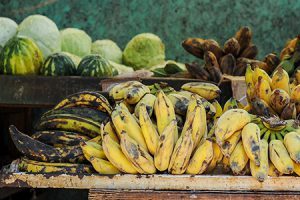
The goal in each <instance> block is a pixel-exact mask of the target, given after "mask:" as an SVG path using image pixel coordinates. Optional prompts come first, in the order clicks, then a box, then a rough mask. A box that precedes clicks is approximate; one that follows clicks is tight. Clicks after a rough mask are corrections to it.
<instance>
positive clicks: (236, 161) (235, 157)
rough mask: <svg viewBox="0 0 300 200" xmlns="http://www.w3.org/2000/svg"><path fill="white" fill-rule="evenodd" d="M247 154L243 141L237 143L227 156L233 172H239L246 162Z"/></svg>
mask: <svg viewBox="0 0 300 200" xmlns="http://www.w3.org/2000/svg"><path fill="white" fill-rule="evenodd" d="M248 160H249V158H248V156H247V154H246V152H245V150H244V145H243V142H242V141H240V142H238V143H237V145H236V147H235V148H234V150H233V152H232V154H231V155H230V158H229V165H230V168H231V170H232V172H233V174H237V175H238V174H240V173H241V172H242V171H243V169H244V168H245V167H246V165H247V163H248Z"/></svg>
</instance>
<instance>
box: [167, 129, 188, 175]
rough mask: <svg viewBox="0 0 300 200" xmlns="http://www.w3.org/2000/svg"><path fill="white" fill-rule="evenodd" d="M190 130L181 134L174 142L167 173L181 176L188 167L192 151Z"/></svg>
mask: <svg viewBox="0 0 300 200" xmlns="http://www.w3.org/2000/svg"><path fill="white" fill-rule="evenodd" d="M193 146H194V142H193V138H192V129H191V128H190V129H188V130H187V131H186V132H185V133H183V134H182V135H181V136H180V137H179V139H178V140H177V142H176V145H175V147H174V151H173V153H172V157H171V160H170V164H169V168H168V171H169V172H170V173H171V174H183V173H184V172H185V170H186V168H187V166H188V163H189V160H190V157H191V155H192V151H193Z"/></svg>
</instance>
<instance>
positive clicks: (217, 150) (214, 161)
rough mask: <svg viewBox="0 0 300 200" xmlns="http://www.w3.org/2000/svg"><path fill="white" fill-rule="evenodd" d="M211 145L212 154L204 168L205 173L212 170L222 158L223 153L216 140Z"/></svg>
mask: <svg viewBox="0 0 300 200" xmlns="http://www.w3.org/2000/svg"><path fill="white" fill-rule="evenodd" d="M212 146H213V152H214V156H213V158H212V160H211V162H210V163H209V165H208V167H207V169H206V173H209V172H212V171H213V170H214V169H215V168H216V166H217V164H218V163H219V162H221V161H222V159H223V154H222V152H221V148H220V147H219V145H218V144H217V143H216V142H213V144H212Z"/></svg>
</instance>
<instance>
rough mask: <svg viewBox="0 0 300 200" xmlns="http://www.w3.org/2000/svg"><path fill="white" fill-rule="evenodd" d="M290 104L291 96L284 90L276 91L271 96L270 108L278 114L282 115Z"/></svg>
mask: <svg viewBox="0 0 300 200" xmlns="http://www.w3.org/2000/svg"><path fill="white" fill-rule="evenodd" d="M289 103H290V96H289V94H288V93H287V92H286V91H284V90H282V89H274V90H273V92H272V93H271V96H270V104H269V105H270V106H271V107H272V108H273V109H274V110H275V111H276V112H277V113H281V112H282V110H283V109H284V107H286V106H287V105H288V104H289Z"/></svg>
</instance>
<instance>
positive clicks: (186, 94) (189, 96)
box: [177, 90, 195, 100]
mask: <svg viewBox="0 0 300 200" xmlns="http://www.w3.org/2000/svg"><path fill="white" fill-rule="evenodd" d="M177 94H180V95H182V96H185V98H187V99H188V100H191V98H192V95H194V94H195V93H193V92H189V91H186V90H180V91H178V92H177Z"/></svg>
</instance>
